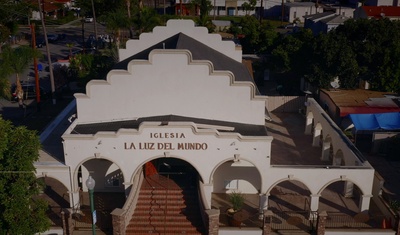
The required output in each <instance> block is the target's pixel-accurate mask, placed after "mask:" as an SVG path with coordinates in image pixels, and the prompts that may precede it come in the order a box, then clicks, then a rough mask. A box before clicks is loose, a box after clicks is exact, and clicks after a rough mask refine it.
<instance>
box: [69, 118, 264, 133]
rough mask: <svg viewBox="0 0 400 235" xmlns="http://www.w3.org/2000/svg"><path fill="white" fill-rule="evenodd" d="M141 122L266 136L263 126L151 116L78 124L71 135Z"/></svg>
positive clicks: (132, 125)
mask: <svg viewBox="0 0 400 235" xmlns="http://www.w3.org/2000/svg"><path fill="white" fill-rule="evenodd" d="M142 122H162V123H167V122H194V123H196V124H205V125H216V126H226V127H234V130H233V131H227V130H218V131H219V132H230V133H239V134H241V135H243V136H267V129H266V128H265V126H264V125H251V124H243V123H235V122H224V121H216V120H208V119H201V118H191V117H183V116H175V115H166V116H153V117H143V118H139V119H137V120H129V121H126V120H125V121H113V122H103V123H91V124H78V125H76V126H75V128H74V129H73V130H72V132H71V134H96V133H97V132H99V131H112V132H116V131H118V130H119V129H122V128H123V129H138V128H139V125H140V124H141V123H142Z"/></svg>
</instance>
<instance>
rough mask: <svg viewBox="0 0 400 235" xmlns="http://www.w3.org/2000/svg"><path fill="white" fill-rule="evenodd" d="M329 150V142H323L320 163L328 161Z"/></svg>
mask: <svg viewBox="0 0 400 235" xmlns="http://www.w3.org/2000/svg"><path fill="white" fill-rule="evenodd" d="M330 148H331V143H330V142H323V143H322V153H321V161H328V160H329V151H330Z"/></svg>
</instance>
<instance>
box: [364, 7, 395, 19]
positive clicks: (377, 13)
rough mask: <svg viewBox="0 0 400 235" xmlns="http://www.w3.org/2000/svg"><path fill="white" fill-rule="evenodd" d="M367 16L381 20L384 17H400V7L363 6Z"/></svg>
mask: <svg viewBox="0 0 400 235" xmlns="http://www.w3.org/2000/svg"><path fill="white" fill-rule="evenodd" d="M361 8H362V9H363V10H364V11H365V13H366V14H367V16H369V17H374V18H377V19H380V18H382V17H400V7H395V6H362V7H361Z"/></svg>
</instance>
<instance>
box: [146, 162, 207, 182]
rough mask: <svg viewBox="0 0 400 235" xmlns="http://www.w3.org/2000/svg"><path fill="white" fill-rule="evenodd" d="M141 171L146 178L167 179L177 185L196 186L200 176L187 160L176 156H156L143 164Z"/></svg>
mask: <svg viewBox="0 0 400 235" xmlns="http://www.w3.org/2000/svg"><path fill="white" fill-rule="evenodd" d="M143 172H144V175H145V177H146V179H147V180H163V179H164V180H165V179H167V180H169V181H170V183H174V184H176V185H177V186H179V187H183V188H186V187H192V188H193V187H196V186H197V180H201V181H202V179H199V178H201V177H200V176H199V174H198V172H197V170H196V169H195V168H194V167H193V166H192V165H191V164H189V163H188V162H186V161H183V160H181V159H178V158H157V159H154V160H152V161H149V162H147V163H146V164H144V167H143Z"/></svg>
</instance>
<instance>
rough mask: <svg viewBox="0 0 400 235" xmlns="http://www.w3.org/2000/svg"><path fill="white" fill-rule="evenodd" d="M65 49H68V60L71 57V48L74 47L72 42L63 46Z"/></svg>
mask: <svg viewBox="0 0 400 235" xmlns="http://www.w3.org/2000/svg"><path fill="white" fill-rule="evenodd" d="M65 45H66V46H67V47H68V49H69V56H68V57H69V59H71V57H72V47H74V46H75V44H74V43H73V42H69V43H67V44H65Z"/></svg>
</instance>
